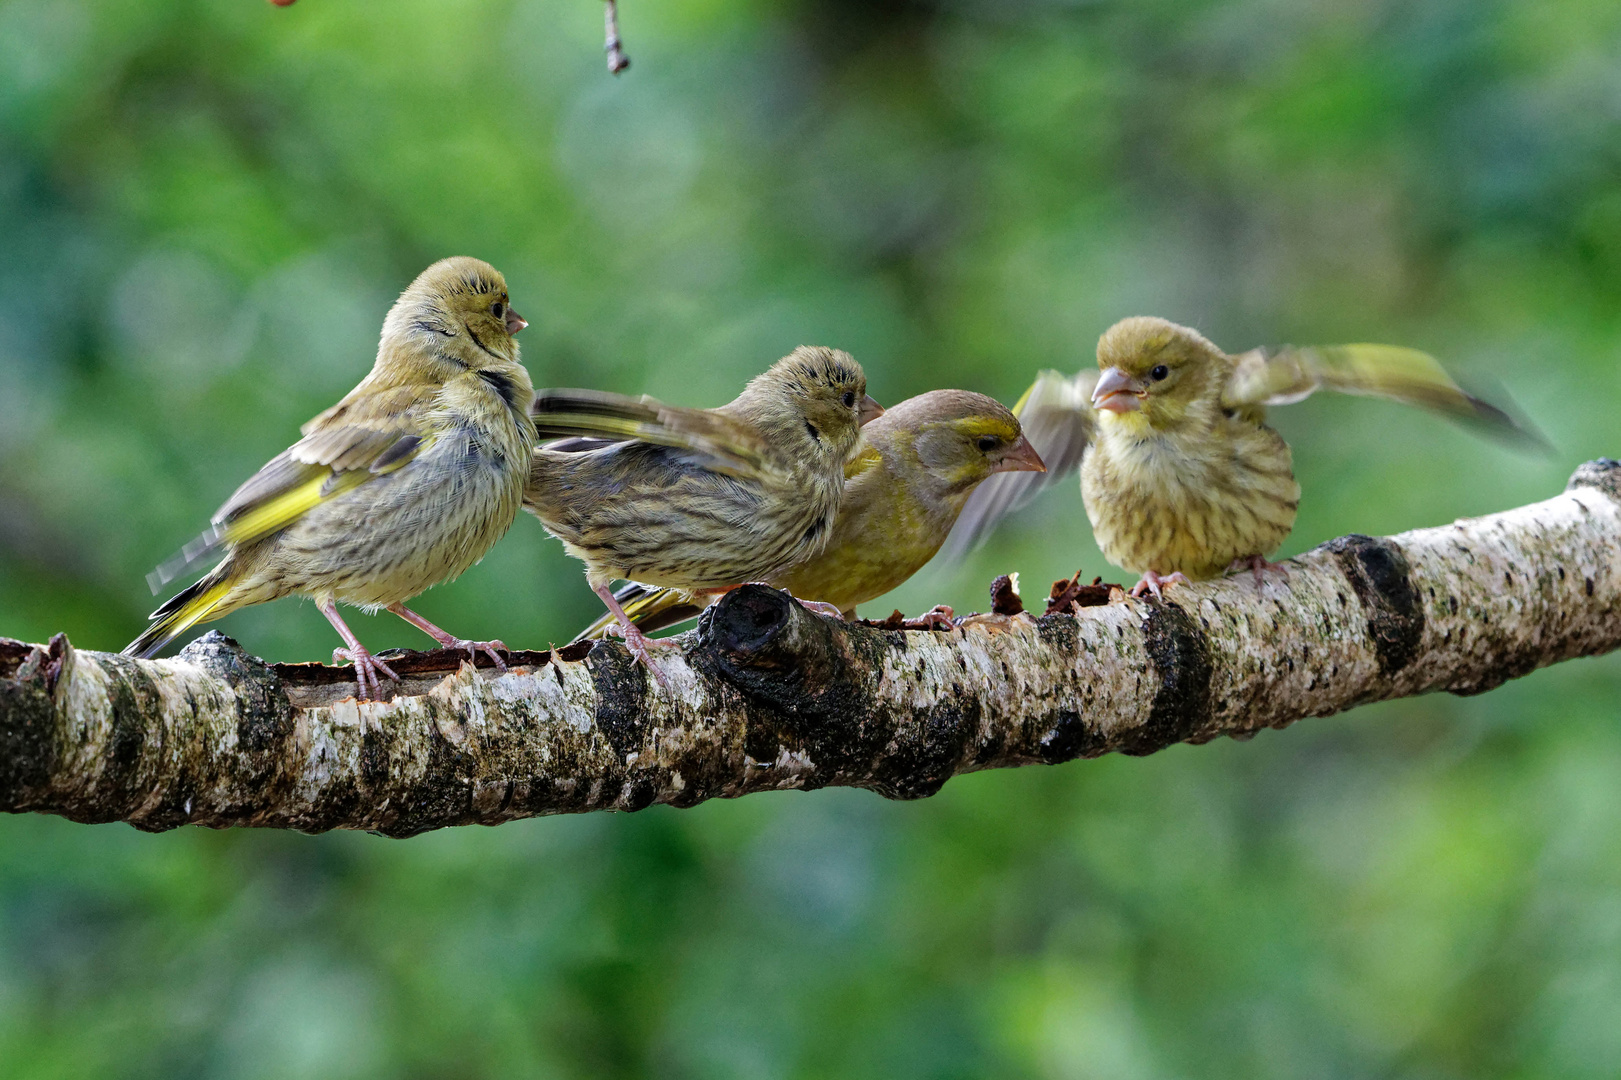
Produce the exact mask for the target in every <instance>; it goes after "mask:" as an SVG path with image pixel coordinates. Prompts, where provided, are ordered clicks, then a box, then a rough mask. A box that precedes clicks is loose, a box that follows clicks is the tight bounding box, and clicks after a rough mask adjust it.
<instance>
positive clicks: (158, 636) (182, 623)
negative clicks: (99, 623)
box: [124, 564, 231, 660]
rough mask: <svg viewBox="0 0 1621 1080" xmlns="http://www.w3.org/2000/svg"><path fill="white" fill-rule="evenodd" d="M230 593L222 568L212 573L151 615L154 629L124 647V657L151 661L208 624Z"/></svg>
mask: <svg viewBox="0 0 1621 1080" xmlns="http://www.w3.org/2000/svg"><path fill="white" fill-rule="evenodd" d="M230 591H231V582H230V579H229V578H228V577H227V575H226V573H225V566H224V565H223V564H221V565H220V566H218V567H216V568H215V569H214V570H213V571H212V572H211V573H209V574H208V575H206V576H205V577H203V578H202V579H200V580H199V581H197V582H196V583H194V584H193V585H191V586H189V587H187V588H185V589H182V590H180V591H179V592H177V593H175V594H174V595H173V596H171V597H170V598H169V599H168V600H167V601H165V602H164V604H163V606H162V607H160V608H158V609H157V610H156V611H154V612H153V613H152V616H151V625H149V626H148V627H147V628H146V629H145V630H144V631H143V632H142V633H141V636H140V637H138V638H136V639H135V640H134V641H132V642H130V643H129V644H128V645H126V646H124V655H125V656H134V657H138V658H140V659H142V660H146V659H150V658H151V657H152V656H153V654H155V653H156V652H157V651H158V650H159V649H161V648H163V647H164V646H165V645H167V644H169V642H171V641H173V640H174V639H175V638H177V637H179V636H180V635H181V634H184V633H185V632H186V631H187V630H189V629H191V628H192V627H193V626H196V625H197V624H198V623H200V622H204V621H206V620H207V619H208V618H209V617H210V616H211V615H212V613H213V611H214V609H215V608H217V607H219V605H220V602H221V601H223V600H224V599H225V595H226V594H227V593H228V592H230Z"/></svg>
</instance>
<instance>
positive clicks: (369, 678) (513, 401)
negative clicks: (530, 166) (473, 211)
mask: <svg viewBox="0 0 1621 1080" xmlns="http://www.w3.org/2000/svg"><path fill="white" fill-rule="evenodd" d="M526 325H528V324H527V323H526V322H525V321H524V319H523V318H522V317H521V316H520V315H519V314H518V313H517V312H516V311H514V310H512V304H511V300H510V299H509V298H508V296H507V285H506V281H505V279H503V278H502V276H501V274H500V273H499V272H498V271H496V269H495V268H494V267H492V266H490V265H489V264H488V263H484V262H480V261H479V260H478V259H471V258H465V257H462V258H452V259H445V260H443V261H441V262H437V263H434V264H433V265H432V266H430V267H428V268H427V269H426V270H424V271H423V272H422V274H421V275H420V276H418V277H417V279H416V280H415V281H413V282H412V283H411V285H410V286H409V287H408V288H407V289H406V290H405V291H404V292H403V293H401V294H400V298H399V300H398V301H396V302H395V304H394V306H393V307H392V308H391V309H390V310H389V312H388V316H387V318H386V319H385V320H384V322H383V331H382V336H381V340H380V342H379V345H378V348H377V359H376V362H375V363H374V364H373V366H372V369H371V372H370V374H368V375H367V376H366V377H365V379H363V380H362V381H361V383H360V385H358V386H356V387H355V388H354V389H353V390H351V391H350V392H349V393H348V394H347V395H346V396H345V397H344V398H343V400H342V401H340V402H338V403H337V404H336V405H334V406H332V407H331V408H330V409H328V410H326V411H325V412H323V413H322V414H321V415H319V416H317V417H316V418H315V419H313V420H311V421H310V422H309V423H307V424H305V425H304V427H303V429H302V431H303V436H304V437H303V438H302V439H300V440H299V441H298V442H296V443H294V444H293V445H292V446H291V447H289V448H288V449H287V450H285V451H283V452H282V453H281V454H279V455H278V456H276V457H275V458H274V459H272V460H271V461H270V463H269V464H267V465H266V466H265V467H264V468H262V469H260V470H259V471H258V472H257V473H255V474H254V475H253V476H252V477H251V478H250V479H249V480H248V481H247V483H245V484H243V485H242V486H241V487H240V488H238V489H237V491H236V493H235V494H234V495H232V496H231V497H230V499H229V500H227V501H226V503H225V505H224V506H222V507H221V508H220V509H219V512H218V513H216V514H215V515H214V519H213V523H212V524H211V525H210V527H209V529H208V531H206V532H205V533H203V535H202V536H201V537H199V538H198V539H197V540H196V541H195V542H193V543H192V544H189V545H187V547H186V549H185V550H184V551H183V552H182V554H181V556H180V557H179V558H178V559H177V560H176V561H174V562H172V563H170V564H168V565H166V566H165V567H162V568H160V569H159V570H158V571H157V572H156V573H155V574H154V575H153V577H154V579H155V581H154V590H155V589H156V588H157V587H158V586H159V585H161V584H162V583H163V582H165V581H167V580H170V579H172V578H173V577H175V576H177V575H178V573H180V572H183V571H184V569H186V568H187V567H188V566H190V565H193V564H195V563H197V562H200V561H202V560H203V559H206V558H208V557H210V556H211V555H214V554H216V553H217V552H220V551H223V552H224V553H225V554H224V558H223V559H221V560H220V562H219V564H218V565H217V566H215V567H214V568H213V569H212V570H210V571H209V572H208V573H207V574H205V575H203V577H202V578H201V579H200V580H199V581H198V582H197V583H196V584H194V585H192V586H191V587H190V588H188V589H185V590H183V591H182V592H180V593H178V594H176V595H175V596H174V597H173V598H171V599H170V600H169V601H168V602H167V603H165V604H164V605H163V606H162V607H160V608H158V610H157V611H156V612H154V613H153V614H152V618H151V625H150V626H149V627H147V629H146V632H145V633H143V634H142V635H141V636H140V637H138V638H136V639H135V640H134V641H133V642H131V643H130V645H129V646H128V647H127V648H126V649H125V650H124V652H125V653H127V654H129V655H132V656H141V657H147V656H151V655H153V654H154V653H156V652H157V651H158V650H159V649H161V648H162V647H163V646H164V645H166V644H167V643H168V642H170V641H171V640H173V639H174V638H175V637H176V636H178V635H180V634H183V633H185V632H186V631H187V630H188V629H190V628H191V627H193V626H195V625H197V624H198V623H202V622H208V621H210V620H213V619H218V618H220V617H221V616H224V615H227V614H229V613H230V612H233V611H236V610H238V609H240V608H243V607H247V606H249V605H250V604H262V603H265V602H266V601H269V600H276V599H279V598H280V597H283V596H292V595H299V596H308V597H311V598H313V599H314V600H315V606H316V607H317V608H318V609H319V610H320V612H321V614H323V615H325V616H326V618H327V620H328V621H329V622H331V624H332V626H333V628H334V629H335V630H337V632H338V635H339V636H340V637H342V638H343V640H344V644H345V648H342V649H338V650H337V651H336V652H334V653H333V659H334V662H336V661H337V660H339V659H348V660H350V661H351V662H352V663H353V664H354V668H355V679H356V682H357V684H358V688H359V692H360V696H361V698H362V699H365V698H375V697H377V696H378V694H379V682H378V675H379V674H382V675H386V676H388V677H389V678H397V676H396V675H395V674H394V672H393V671H391V670H390V669H389V668H388V666H387V665H386V664H384V663H383V662H381V661H379V660H377V659H376V658H375V657H373V656H372V654H371V653H370V652H369V651H368V650H367V649H366V648H365V646H363V645H361V643H360V641H359V640H358V639H357V638H356V637H355V635H354V634H353V633H352V632H350V630H349V628H348V626H346V625H345V624H344V621H343V619H342V617H341V616H339V614H338V610H337V606H336V605H337V604H338V603H344V604H349V605H352V606H354V607H359V608H362V609H363V610H367V611H376V610H378V609H382V608H386V609H388V610H389V611H392V612H394V613H395V614H397V615H399V616H400V617H401V618H403V619H405V620H406V621H408V622H410V623H412V624H413V625H415V626H417V627H419V628H420V629H422V630H423V631H425V632H426V633H427V634H429V635H430V636H431V637H433V638H434V640H436V641H438V642H439V643H440V644H441V645H444V646H446V647H448V648H457V649H467V650H469V651H474V650H479V651H483V652H485V653H487V654H488V655H489V656H490V657H491V658H492V659H493V660H494V661H495V662H496V664H497V665H498V666H499V665H501V663H502V662H501V658H500V656H498V655H497V654H496V652H495V650H496V649H504V648H505V646H504V645H502V644H501V643H500V642H498V641H469V640H466V639H463V638H458V637H455V636H453V635H451V634H449V633H446V632H445V631H444V630H441V629H440V628H439V627H437V626H435V625H433V624H432V623H430V622H429V621H428V620H426V619H424V618H422V616H420V615H418V614H416V613H415V612H413V611H411V610H410V609H408V608H406V607H405V601H407V600H410V599H411V598H412V597H414V596H416V595H417V594H419V593H421V592H423V591H424V590H426V589H428V588H430V587H432V586H433V585H437V584H439V583H441V582H445V581H450V580H452V579H454V578H456V577H457V576H459V575H460V574H461V573H462V572H463V571H465V570H466V569H467V568H468V567H470V566H472V565H473V564H474V563H476V562H478V561H479V560H480V559H482V558H483V557H484V555H485V553H486V552H487V551H489V549H490V547H491V546H492V545H494V543H495V542H496V541H497V540H498V539H500V537H501V536H502V535H503V534H504V533H505V532H506V531H507V529H508V528H510V527H511V525H512V522H513V520H514V519H515V518H516V516H517V513H518V508H519V506H520V505H521V503H522V499H523V489H524V483H525V480H526V479H527V477H528V474H529V455H530V451H531V448H532V447H533V445H534V441H535V427H534V423H533V421H532V420H530V418H529V405H530V401H531V399H532V398H533V397H534V388H533V386H532V384H531V383H530V380H529V373H528V372H527V371H526V370H525V369H524V366H523V365H522V364H521V363H519V360H518V344H517V342H516V341H514V340H513V335H515V334H516V333H517V332H518V331H520V330H522V329H523V328H524V327H525V326H526Z"/></svg>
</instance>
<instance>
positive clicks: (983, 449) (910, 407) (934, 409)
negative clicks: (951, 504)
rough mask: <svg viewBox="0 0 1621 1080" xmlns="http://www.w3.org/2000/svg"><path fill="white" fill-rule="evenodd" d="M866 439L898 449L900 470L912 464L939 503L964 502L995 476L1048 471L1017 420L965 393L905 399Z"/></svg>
mask: <svg viewBox="0 0 1621 1080" xmlns="http://www.w3.org/2000/svg"><path fill="white" fill-rule="evenodd" d="M867 437H868V439H869V441H871V442H872V443H873V444H874V445H875V446H881V445H883V444H885V443H887V442H889V441H890V440H893V442H894V443H896V444H900V448H901V460H902V462H903V463H904V464H903V468H904V467H905V466H907V465H912V464H913V463H914V462H915V465H916V466H917V467H919V468H920V469H921V472H922V476H923V478H924V479H925V481H926V483H927V484H928V487H929V488H930V489H931V490H933V491H934V492H935V493H936V494H937V495H939V496H940V497H943V498H952V497H956V496H960V497H961V498H963V499H966V498H967V497H968V495H969V494H970V493H971V492H972V491H973V490H974V488H975V487H976V486H978V484H979V482H980V481H982V480H984V479H986V478H987V477H989V476H992V475H993V474H995V473H1002V472H1046V471H1047V467H1046V465H1044V464H1042V461H1041V456H1040V455H1039V454H1037V453H1036V451H1035V448H1034V447H1032V446H1031V445H1030V441H1029V440H1028V439H1026V438H1025V437H1024V433H1023V432H1022V431H1021V430H1020V428H1019V418H1018V417H1016V416H1014V415H1013V413H1012V411H1011V410H1009V409H1008V408H1007V406H1005V405H1003V404H1002V403H1001V402H999V401H997V400H995V399H994V398H988V397H986V396H985V395H984V394H975V393H971V392H970V391H967V390H932V391H930V392H929V393H927V394H919V395H918V396H917V397H915V398H908V399H907V400H906V401H903V402H901V403H900V404H899V405H896V406H895V407H894V408H891V409H889V410H888V411H887V412H885V413H884V415H883V416H882V417H880V418H879V419H878V420H877V421H875V422H874V423H873V424H872V426H871V427H869V428H868V429H867Z"/></svg>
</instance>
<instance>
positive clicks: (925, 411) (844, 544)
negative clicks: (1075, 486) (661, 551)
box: [580, 390, 1045, 638]
mask: <svg viewBox="0 0 1621 1080" xmlns="http://www.w3.org/2000/svg"><path fill="white" fill-rule="evenodd" d="M861 434H862V437H863V441H864V442H865V443H866V446H865V447H864V448H863V449H862V450H861V451H860V452H859V453H858V454H857V455H856V456H855V457H854V458H852V459H851V460H850V462H849V464H848V465H846V466H845V468H844V496H843V498H842V499H841V500H840V501H839V513H838V517H837V519H836V520H835V521H834V523H833V532H832V535H831V537H830V538H829V540H828V542H827V547H826V548H824V549H823V550H822V552H821V554H819V555H815V556H812V557H811V558H809V559H807V560H806V561H804V562H802V563H798V564H796V565H794V566H791V567H789V568H788V569H786V570H784V571H782V572H781V573H778V574H775V575H773V576H771V577H769V578H767V579H766V581H767V583H768V584H770V585H774V586H776V587H777V588H779V589H787V590H788V591H789V592H791V593H793V594H794V595H795V596H797V597H800V598H801V599H804V600H814V601H819V602H821V603H824V604H828V605H831V606H832V607H833V608H835V609H837V610H838V611H839V613H840V614H841V615H842V616H843V617H844V618H846V619H854V618H855V609H856V605H857V604H863V603H866V602H867V601H868V600H872V599H874V598H876V597H879V596H882V595H883V594H884V593H886V592H889V591H890V590H891V589H894V588H896V587H898V586H899V585H901V584H902V583H903V582H905V581H906V580H907V579H908V578H910V577H911V576H912V575H913V574H915V573H917V572H918V571H919V570H921V569H922V568H923V564H924V563H926V562H928V561H929V560H930V559H931V558H933V557H934V553H935V552H936V551H938V550H940V545H941V544H942V543H944V542H945V539H946V537H947V535H949V534H950V532H951V526H952V525H953V524H954V523H955V522H956V520H957V515H958V514H959V513H961V512H962V508H963V505H964V504H965V503H966V502H967V501H968V497H969V496H970V495H971V494H973V492H974V489H975V488H977V487H978V486H979V485H980V483H981V482H983V481H984V480H985V479H986V478H988V477H990V476H994V475H995V474H997V473H1003V472H1015V471H1026V470H1034V471H1037V472H1039V471H1041V470H1042V469H1043V468H1045V466H1044V465H1042V462H1041V457H1040V456H1039V455H1038V454H1037V453H1036V452H1035V450H1034V449H1032V448H1031V446H1030V442H1029V440H1028V439H1026V438H1025V437H1024V434H1023V432H1021V431H1020V429H1019V421H1018V418H1017V417H1015V416H1014V415H1013V413H1012V412H1011V411H1009V410H1008V408H1007V406H1005V405H1003V404H1001V403H1000V402H998V401H995V400H993V399H992V398H988V397H986V396H985V395H984V394H974V393H970V392H969V391H966V390H932V391H930V392H929V393H927V394H920V395H919V396H917V397H914V398H908V399H907V400H905V401H903V402H901V403H900V404H899V405H894V406H891V407H890V408H889V409H887V410H886V411H885V412H884V415H882V416H880V417H879V418H878V419H876V420H874V421H873V422H872V423H870V424H868V425H867V426H866V427H864V428H862V431H861ZM614 595H615V598H616V599H617V600H618V601H619V602H620V605H621V606H622V607H623V608H624V609H625V612H626V614H627V615H628V616H629V617H630V618H631V620H632V621H634V622H635V623H636V625H637V626H638V627H639V628H640V629H642V630H644V631H652V630H657V629H661V628H663V627H666V626H673V625H674V624H676V623H678V622H682V621H684V620H686V619H690V618H692V617H693V616H695V615H697V614H698V612H699V611H700V610H701V609H702V605H701V603H700V602H699V599H698V598H695V597H693V596H691V595H690V594H688V593H685V592H682V591H681V590H678V589H652V588H649V587H647V586H645V585H640V584H636V583H632V584H630V585H628V586H626V587H625V588H623V589H621V590H619V592H617V593H615V594H614ZM609 624H610V621H609V620H608V619H606V618H604V619H599V620H598V621H597V622H596V623H594V624H592V625H591V626H590V627H589V628H587V629H586V630H585V632H584V633H582V634H581V635H580V636H581V637H582V638H592V637H601V636H602V634H603V633H604V632H606V630H607V628H608V626H609Z"/></svg>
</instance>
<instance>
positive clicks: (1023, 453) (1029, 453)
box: [991, 435, 1047, 473]
mask: <svg viewBox="0 0 1621 1080" xmlns="http://www.w3.org/2000/svg"><path fill="white" fill-rule="evenodd" d="M1046 471H1047V463H1046V462H1044V461H1042V460H1041V455H1040V454H1038V453H1036V448H1035V447H1033V446H1031V445H1030V440H1029V439H1027V438H1025V437H1024V436H1023V435H1020V436H1019V437H1018V439H1017V440H1016V441H1015V442H1014V443H1013V445H1012V446H1010V447H1008V448H1007V453H1005V454H1003V455H1002V460H1001V461H998V462H997V463H996V464H995V465H992V466H991V472H993V473H999V472H1046Z"/></svg>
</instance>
